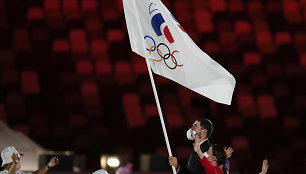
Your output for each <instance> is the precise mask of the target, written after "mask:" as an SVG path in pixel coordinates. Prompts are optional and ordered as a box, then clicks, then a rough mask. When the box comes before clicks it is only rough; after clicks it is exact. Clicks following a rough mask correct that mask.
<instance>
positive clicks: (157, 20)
mask: <svg viewBox="0 0 306 174" xmlns="http://www.w3.org/2000/svg"><path fill="white" fill-rule="evenodd" d="M123 6H124V13H125V18H126V23H127V28H128V33H129V38H130V43H131V47H132V50H133V51H134V52H135V53H137V54H139V55H141V56H143V57H145V58H148V59H150V66H151V68H152V70H153V72H154V73H156V74H159V75H161V76H163V77H166V78H168V79H171V80H173V81H175V82H177V83H179V84H181V85H183V86H185V87H187V88H189V89H191V90H193V91H195V92H197V93H199V94H201V95H203V96H206V97H208V98H210V99H212V100H214V101H216V102H219V103H223V104H228V105H230V104H231V100H232V95H233V91H234V88H235V84H236V81H235V78H234V77H233V76H232V75H231V74H230V73H229V72H228V71H226V70H225V69H224V68H223V67H222V66H221V65H219V64H218V63H217V62H215V61H214V60H213V59H212V58H210V57H209V56H208V55H207V54H206V53H205V52H203V51H202V50H201V49H200V48H199V47H198V46H197V45H196V44H195V43H194V42H193V41H192V39H191V38H190V37H189V36H188V34H187V33H186V32H185V31H184V29H183V28H182V27H181V25H180V24H179V23H178V22H177V20H176V19H175V18H174V16H173V15H172V14H171V13H170V11H169V10H168V9H167V8H166V7H165V6H164V4H163V3H162V2H161V1H160V0H123Z"/></svg>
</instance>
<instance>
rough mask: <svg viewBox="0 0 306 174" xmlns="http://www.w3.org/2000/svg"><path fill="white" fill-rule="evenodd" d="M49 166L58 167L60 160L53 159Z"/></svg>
mask: <svg viewBox="0 0 306 174" xmlns="http://www.w3.org/2000/svg"><path fill="white" fill-rule="evenodd" d="M49 164H50V167H54V166H56V165H58V164H59V162H58V159H57V158H56V157H53V158H51V159H50V162H49Z"/></svg>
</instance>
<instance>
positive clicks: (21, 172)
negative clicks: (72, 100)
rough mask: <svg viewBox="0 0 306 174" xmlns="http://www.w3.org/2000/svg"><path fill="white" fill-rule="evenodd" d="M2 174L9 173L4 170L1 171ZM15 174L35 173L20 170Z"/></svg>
mask: <svg viewBox="0 0 306 174" xmlns="http://www.w3.org/2000/svg"><path fill="white" fill-rule="evenodd" d="M0 174H8V171H7V170H2V171H0ZM15 174H33V172H25V171H21V170H18V171H16V173H15Z"/></svg>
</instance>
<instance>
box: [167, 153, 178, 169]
mask: <svg viewBox="0 0 306 174" xmlns="http://www.w3.org/2000/svg"><path fill="white" fill-rule="evenodd" d="M169 164H170V166H173V167H175V168H176V169H177V166H178V162H177V158H176V157H174V156H170V157H169Z"/></svg>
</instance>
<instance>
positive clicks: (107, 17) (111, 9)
mask: <svg viewBox="0 0 306 174" xmlns="http://www.w3.org/2000/svg"><path fill="white" fill-rule="evenodd" d="M120 4H121V5H122V1H121V2H120ZM101 11H102V19H103V20H104V21H116V20H118V19H119V17H120V13H121V11H119V10H118V5H117V3H116V2H115V1H101Z"/></svg>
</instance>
